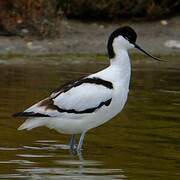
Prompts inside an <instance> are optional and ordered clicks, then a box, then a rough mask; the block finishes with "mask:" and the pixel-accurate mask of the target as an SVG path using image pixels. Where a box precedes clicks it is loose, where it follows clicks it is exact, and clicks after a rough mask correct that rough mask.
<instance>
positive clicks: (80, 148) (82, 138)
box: [77, 131, 86, 151]
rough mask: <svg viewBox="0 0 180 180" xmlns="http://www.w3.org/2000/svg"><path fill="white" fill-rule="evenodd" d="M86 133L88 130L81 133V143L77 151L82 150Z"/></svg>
mask: <svg viewBox="0 0 180 180" xmlns="http://www.w3.org/2000/svg"><path fill="white" fill-rule="evenodd" d="M85 134H86V131H84V132H83V133H82V134H81V137H80V140H79V144H78V147H77V151H81V150H82V146H83V141H84V136H85Z"/></svg>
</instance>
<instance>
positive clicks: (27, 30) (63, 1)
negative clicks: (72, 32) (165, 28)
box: [0, 0, 180, 37]
mask: <svg viewBox="0 0 180 180" xmlns="http://www.w3.org/2000/svg"><path fill="white" fill-rule="evenodd" d="M179 9H180V1H179V0H159V1H157V0H147V1H146V0H126V1H123V0H94V1H91V0H51V1H49V0H36V1H34V0H6V1H4V0H0V33H1V35H3V34H4V35H23V34H24V35H25V34H26V35H27V34H28V35H36V36H42V37H55V36H57V35H59V34H60V28H61V23H60V22H61V21H62V19H76V20H77V19H78V20H83V21H106V22H119V21H125V20H126V21H127V20H131V21H138V22H144V21H157V20H160V19H164V18H165V19H166V18H168V19H169V18H171V17H173V16H177V15H179V14H180V11H179Z"/></svg>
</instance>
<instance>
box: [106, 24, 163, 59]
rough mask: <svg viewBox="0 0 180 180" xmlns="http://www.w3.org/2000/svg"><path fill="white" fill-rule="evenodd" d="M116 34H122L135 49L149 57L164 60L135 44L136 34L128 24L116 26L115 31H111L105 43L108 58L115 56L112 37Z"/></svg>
mask: <svg viewBox="0 0 180 180" xmlns="http://www.w3.org/2000/svg"><path fill="white" fill-rule="evenodd" d="M118 36H123V37H124V38H125V39H126V40H128V41H129V42H130V43H131V44H133V45H134V47H135V48H136V49H138V50H140V51H141V52H143V53H144V54H146V55H148V56H149V57H151V58H153V59H155V60H158V61H164V60H162V59H159V58H157V57H154V56H152V55H151V54H149V53H147V52H146V51H145V50H144V49H142V48H141V47H140V46H139V45H137V44H136V38H137V34H136V32H135V31H134V30H133V29H132V28H131V27H129V26H124V27H121V28H118V29H116V30H115V31H113V32H112V34H111V35H110V37H109V40H108V44H107V49H108V55H109V58H110V59H112V58H114V56H115V52H114V49H113V45H112V44H113V41H114V39H115V38H116V37H118Z"/></svg>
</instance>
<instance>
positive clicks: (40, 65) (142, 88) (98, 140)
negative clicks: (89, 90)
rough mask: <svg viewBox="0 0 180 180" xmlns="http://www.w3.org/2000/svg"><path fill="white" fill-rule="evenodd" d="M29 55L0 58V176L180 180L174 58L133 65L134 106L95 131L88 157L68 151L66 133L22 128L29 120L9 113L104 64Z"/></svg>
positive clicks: (179, 76) (179, 100) (178, 78)
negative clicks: (19, 127)
mask: <svg viewBox="0 0 180 180" xmlns="http://www.w3.org/2000/svg"><path fill="white" fill-rule="evenodd" d="M28 58H29V60H27V59H26V57H17V58H11V59H3V58H2V57H1V59H0V72H1V76H0V78H1V81H0V87H1V88H0V179H53V180H54V179H102V180H104V179H105V180H106V179H133V180H141V179H142V180H144V179H146V180H149V179H158V180H164V179H168V180H169V179H171V180H175V179H177V180H178V179H179V178H180V166H179V163H180V156H179V151H180V146H179V145H180V144H179V143H180V141H179V139H180V112H179V109H180V83H179V82H180V64H178V63H177V62H176V60H177V59H176V57H174V58H173V61H172V63H167V64H166V65H162V64H159V63H155V62H149V61H147V62H148V63H147V64H144V63H143V64H142V63H138V62H137V63H136V62H135V63H133V73H132V83H131V90H130V94H129V100H128V103H127V104H126V106H125V108H124V110H123V112H122V113H121V114H119V115H118V116H117V117H116V118H114V119H113V121H110V122H109V123H106V124H105V125H103V126H101V127H99V128H96V129H93V130H91V131H89V133H88V134H87V136H86V138H85V144H84V145H85V147H84V151H83V155H82V156H83V157H79V156H74V155H72V154H71V153H70V152H69V150H68V149H67V146H65V144H67V143H68V141H69V138H70V137H69V136H68V135H62V134H58V133H57V132H55V131H53V130H49V129H47V128H43V127H42V128H37V129H34V130H32V131H17V127H18V126H19V125H20V124H21V123H22V121H23V119H15V118H12V117H11V114H13V113H14V112H16V111H21V110H23V109H25V108H27V107H28V106H30V105H32V104H33V103H35V102H37V101H39V100H41V99H42V98H44V97H46V96H47V95H49V92H51V91H52V90H53V89H55V88H57V87H58V86H59V85H62V84H63V83H65V82H67V81H70V80H72V79H75V78H77V79H78V78H79V77H81V76H84V75H87V74H89V73H92V72H96V71H98V70H100V69H102V68H104V67H105V66H107V64H106V61H101V60H97V61H96V60H95V61H93V60H92V59H93V58H92V59H91V60H88V58H87V59H85V60H83V58H82V57H75V58H74V59H73V60H72V57H71V56H69V57H66V58H62V57H51V61H50V60H48V58H46V57H44V58H43V57H28ZM94 58H95V59H96V56H95V57H94ZM173 62H174V63H173ZM82 158H83V159H82Z"/></svg>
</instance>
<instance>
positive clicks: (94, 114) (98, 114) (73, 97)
mask: <svg viewBox="0 0 180 180" xmlns="http://www.w3.org/2000/svg"><path fill="white" fill-rule="evenodd" d="M136 39H137V34H136V32H135V31H134V29H133V28H131V27H130V26H123V27H119V28H117V29H115V30H114V31H113V32H112V33H111V34H110V36H109V39H108V42H107V52H108V56H109V60H110V65H109V66H108V67H106V68H105V69H102V70H101V71H99V72H96V73H94V74H90V75H88V76H86V77H82V78H81V79H79V80H75V81H73V82H71V83H67V84H65V85H63V86H61V87H60V88H58V89H56V90H55V91H54V92H53V93H51V94H50V96H49V97H47V98H45V99H43V100H41V101H39V102H37V103H35V104H34V105H32V106H31V107H29V108H27V109H26V110H24V111H22V112H17V113H15V114H14V115H13V116H14V117H25V118H26V120H25V122H23V124H22V125H21V126H20V127H19V128H18V130H25V129H26V130H31V129H33V128H37V127H40V126H46V127H48V128H50V129H54V130H56V131H57V132H59V133H64V134H69V135H71V139H70V142H69V146H70V149H72V150H75V151H77V152H80V151H81V150H82V148H83V142H84V137H85V134H86V133H87V132H88V131H89V130H90V129H93V128H96V127H98V126H100V125H102V124H104V123H106V122H107V121H109V120H111V119H112V118H113V117H115V116H116V115H117V114H119V113H120V112H121V111H122V109H123V108H124V106H125V104H126V102H127V99H128V92H129V84H130V78H131V61H130V58H129V55H128V50H129V49H132V48H136V49H138V50H140V51H142V52H143V53H145V54H146V55H148V56H150V57H151V58H153V59H155V60H158V61H161V59H159V58H157V57H154V56H152V55H151V54H149V53H147V52H146V51H145V50H143V49H142V48H141V47H140V46H139V45H137V44H136ZM78 134H80V138H79V142H78V143H76V138H77V137H76V136H77V135H78Z"/></svg>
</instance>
